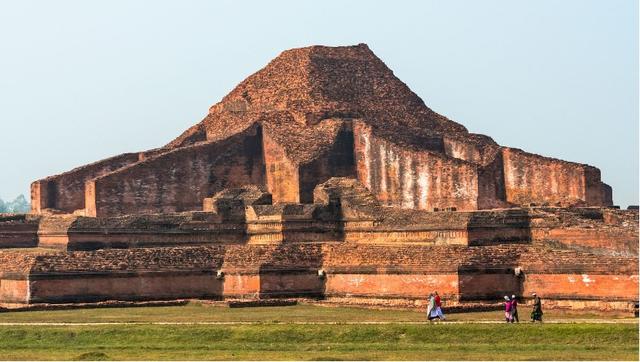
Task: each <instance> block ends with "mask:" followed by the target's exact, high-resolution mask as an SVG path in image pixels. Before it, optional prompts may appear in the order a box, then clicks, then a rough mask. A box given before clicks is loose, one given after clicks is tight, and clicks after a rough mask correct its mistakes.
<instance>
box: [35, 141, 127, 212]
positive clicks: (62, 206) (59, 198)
mask: <svg viewBox="0 0 640 362" xmlns="http://www.w3.org/2000/svg"><path fill="white" fill-rule="evenodd" d="M138 159H139V154H138V153H125V154H122V155H118V156H115V157H111V158H107V159H105V160H102V161H98V162H95V163H92V164H88V165H85V166H82V167H78V168H76V169H73V170H71V171H69V172H65V173H63V174H60V175H56V176H50V177H47V178H46V179H43V180H38V181H35V182H33V183H32V184H31V210H32V211H33V212H36V213H39V212H41V210H42V209H47V208H48V209H58V210H62V211H66V212H73V211H75V210H80V209H84V207H85V199H84V195H85V189H84V187H85V182H86V181H88V180H90V179H93V178H95V177H98V176H101V175H104V174H107V173H109V172H112V171H114V170H118V169H120V168H122V167H125V166H127V165H131V164H133V163H135V162H138Z"/></svg>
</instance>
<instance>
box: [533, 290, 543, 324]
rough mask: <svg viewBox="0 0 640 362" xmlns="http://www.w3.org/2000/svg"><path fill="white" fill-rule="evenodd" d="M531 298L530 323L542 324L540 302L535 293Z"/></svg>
mask: <svg viewBox="0 0 640 362" xmlns="http://www.w3.org/2000/svg"><path fill="white" fill-rule="evenodd" d="M531 295H532V296H533V310H532V311H531V323H535V322H536V321H538V322H542V300H540V297H538V295H537V294H536V293H532V294H531Z"/></svg>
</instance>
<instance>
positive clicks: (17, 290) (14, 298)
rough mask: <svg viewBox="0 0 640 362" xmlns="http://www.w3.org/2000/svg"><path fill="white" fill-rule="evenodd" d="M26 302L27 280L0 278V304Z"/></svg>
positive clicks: (27, 295)
mask: <svg viewBox="0 0 640 362" xmlns="http://www.w3.org/2000/svg"><path fill="white" fill-rule="evenodd" d="M28 302H29V280H27V279H1V278H0V304H5V303H6V304H10V303H17V304H24V303H28Z"/></svg>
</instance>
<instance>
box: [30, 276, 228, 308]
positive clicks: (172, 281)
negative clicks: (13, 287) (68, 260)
mask: <svg viewBox="0 0 640 362" xmlns="http://www.w3.org/2000/svg"><path fill="white" fill-rule="evenodd" d="M221 295H222V281H221V280H218V279H216V276H215V274H213V273H206V274H205V273H192V274H188V273H184V274H176V275H171V274H169V273H150V274H147V275H136V274H133V275H126V274H125V275H118V274H117V273H110V275H104V276H90V275H88V276H85V277H77V276H75V277H74V276H72V277H68V278H65V279H48V278H47V279H36V280H32V281H31V282H30V302H31V303H39V302H40V303H42V302H44V303H52V302H68V301H74V302H81V301H101V300H110V299H116V300H145V299H156V300H162V299H178V298H197V297H216V296H221Z"/></svg>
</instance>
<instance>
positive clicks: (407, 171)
mask: <svg viewBox="0 0 640 362" xmlns="http://www.w3.org/2000/svg"><path fill="white" fill-rule="evenodd" d="M413 171H414V170H413V168H412V167H411V158H409V157H407V158H405V159H404V174H403V175H402V207H405V208H411V209H412V208H414V207H415V206H416V205H415V201H414V197H413V194H414V191H413V179H414V174H413Z"/></svg>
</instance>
